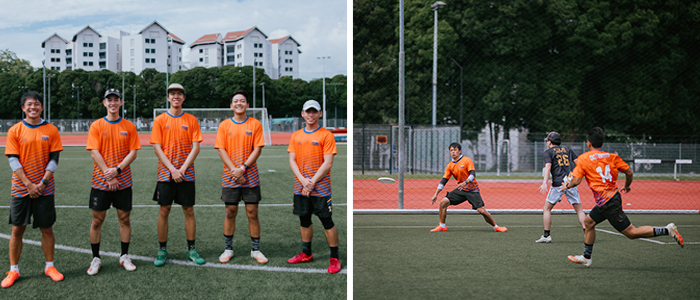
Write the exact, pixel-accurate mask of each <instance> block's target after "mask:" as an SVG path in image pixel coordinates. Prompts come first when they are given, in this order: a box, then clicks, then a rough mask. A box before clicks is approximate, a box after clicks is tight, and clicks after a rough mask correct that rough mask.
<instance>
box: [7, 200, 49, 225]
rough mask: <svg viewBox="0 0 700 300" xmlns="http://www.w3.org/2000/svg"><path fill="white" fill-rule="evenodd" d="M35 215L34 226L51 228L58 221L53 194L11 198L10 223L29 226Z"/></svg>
mask: <svg viewBox="0 0 700 300" xmlns="http://www.w3.org/2000/svg"><path fill="white" fill-rule="evenodd" d="M32 216H34V223H33V225H32V227H33V228H37V227H38V228H49V227H51V226H53V224H54V223H56V205H55V204H54V197H53V195H49V196H39V198H34V199H32V198H30V197H29V195H27V196H25V197H21V198H15V197H12V199H10V224H12V225H14V226H20V227H21V226H27V225H29V223H32V222H31V217H32Z"/></svg>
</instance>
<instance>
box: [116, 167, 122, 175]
mask: <svg viewBox="0 0 700 300" xmlns="http://www.w3.org/2000/svg"><path fill="white" fill-rule="evenodd" d="M121 173H122V168H120V167H117V175H119V174H121Z"/></svg>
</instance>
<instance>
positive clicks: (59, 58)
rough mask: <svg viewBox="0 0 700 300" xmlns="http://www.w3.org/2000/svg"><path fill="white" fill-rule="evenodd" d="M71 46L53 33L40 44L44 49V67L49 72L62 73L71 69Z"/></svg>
mask: <svg viewBox="0 0 700 300" xmlns="http://www.w3.org/2000/svg"><path fill="white" fill-rule="evenodd" d="M72 46H73V44H72V43H71V42H69V41H68V40H66V39H64V38H62V37H61V36H59V35H58V34H57V33H54V34H53V35H52V36H50V37H49V38H48V39H46V40H44V42H42V43H41V48H44V65H45V66H46V68H48V69H51V70H59V71H63V70H65V69H70V68H71V67H72V62H71V59H72V52H73V48H72Z"/></svg>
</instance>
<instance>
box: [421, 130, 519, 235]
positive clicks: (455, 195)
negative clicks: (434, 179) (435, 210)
mask: <svg viewBox="0 0 700 300" xmlns="http://www.w3.org/2000/svg"><path fill="white" fill-rule="evenodd" d="M449 149H450V156H451V157H452V161H451V162H450V163H448V164H447V167H445V175H443V176H442V180H440V184H438V187H437V190H436V191H435V195H433V198H432V199H431V200H432V204H435V200H437V196H438V194H439V193H440V191H442V189H443V188H444V187H445V184H446V183H447V181H448V180H450V177H452V176H454V178H455V179H456V180H457V188H455V189H454V190H452V191H451V192H448V193H447V195H445V198H442V200H441V201H440V224H438V226H437V227H435V228H433V229H431V230H430V231H431V232H438V231H447V225H446V224H445V220H446V219H447V207H448V206H450V205H458V204H460V203H462V202H464V201H469V203H471V205H472V209H475V210H476V211H478V212H479V213H480V214H481V215H482V216H484V220H486V223H489V224H491V226H493V230H495V231H497V232H506V231H508V228H506V227H502V226H498V224H496V221H494V220H493V217H492V216H491V214H490V213H489V212H488V211H486V209H485V208H484V201H483V200H482V199H481V193H480V192H479V183H477V182H476V169H475V168H474V163H473V162H472V160H471V158H469V157H466V156H463V155H462V145H460V144H459V143H452V144H450V146H449Z"/></svg>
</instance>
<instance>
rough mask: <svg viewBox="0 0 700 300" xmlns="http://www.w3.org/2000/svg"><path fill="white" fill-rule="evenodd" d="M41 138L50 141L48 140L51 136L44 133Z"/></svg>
mask: <svg viewBox="0 0 700 300" xmlns="http://www.w3.org/2000/svg"><path fill="white" fill-rule="evenodd" d="M41 140H42V141H44V142H48V141H49V136H48V135H42V136H41Z"/></svg>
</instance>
